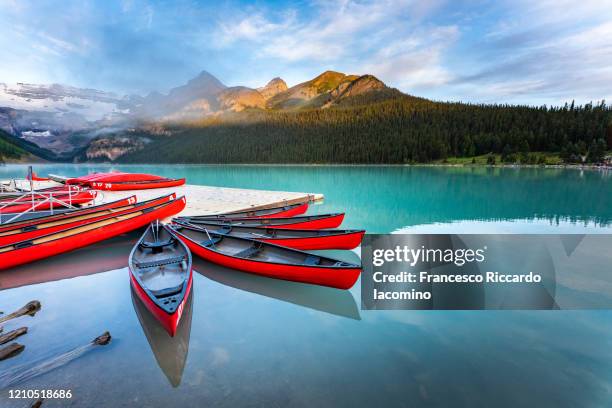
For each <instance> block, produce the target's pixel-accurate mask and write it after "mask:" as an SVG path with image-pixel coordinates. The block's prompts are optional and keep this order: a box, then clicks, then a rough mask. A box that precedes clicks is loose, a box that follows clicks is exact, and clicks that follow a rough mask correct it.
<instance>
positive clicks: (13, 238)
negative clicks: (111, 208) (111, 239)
mask: <svg viewBox="0 0 612 408" xmlns="http://www.w3.org/2000/svg"><path fill="white" fill-rule="evenodd" d="M170 197H171V196H166V197H161V198H159V199H157V200H151V201H150V202H147V203H146V204H145V205H142V206H138V207H135V208H132V209H127V210H123V211H117V212H115V213H113V214H103V215H98V216H96V217H90V218H85V219H78V218H82V217H75V221H72V222H66V223H62V224H59V225H55V226H51V227H46V228H45V227H43V228H37V229H33V230H30V231H24V232H20V233H16V234H11V235H5V236H1V234H2V232H0V246H4V245H10V244H12V243H15V242H21V241H27V240H30V239H35V238H38V237H40V236H43V235H46V234H52V233H54V232H58V231H62V230H65V229H69V228H75V227H79V226H81V225H85V224H89V223H92V222H96V221H100V220H103V219H105V218H108V217H109V216H111V215H112V216H117V215H121V214H125V213H129V212H130V211H135V210H136V209H139V210H143V209H146V208H151V207H155V206H156V205H160V204H163V203H165V202H169V201H171V200H172V199H173V198H170ZM130 199H131V198H126V199H125V200H121V201H130ZM132 200H135V199H132ZM130 204H134V202H128V203H127V204H125V205H126V206H127V205H130ZM115 208H116V207H115Z"/></svg>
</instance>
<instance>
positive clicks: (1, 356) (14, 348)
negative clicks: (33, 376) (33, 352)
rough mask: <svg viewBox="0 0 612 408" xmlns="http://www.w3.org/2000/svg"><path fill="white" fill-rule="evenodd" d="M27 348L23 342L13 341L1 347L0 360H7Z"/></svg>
mask: <svg viewBox="0 0 612 408" xmlns="http://www.w3.org/2000/svg"><path fill="white" fill-rule="evenodd" d="M23 349H25V346H24V345H23V344H19V343H11V344H9V345H8V346H6V347H3V348H1V349H0V361H2V360H6V359H8V358H11V357H15V356H16V355H18V354H19V353H21V352H22V351H23Z"/></svg>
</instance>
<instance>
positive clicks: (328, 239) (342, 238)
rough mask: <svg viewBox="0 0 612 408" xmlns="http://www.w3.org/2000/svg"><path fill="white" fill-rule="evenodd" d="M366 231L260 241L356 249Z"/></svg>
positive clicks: (309, 248) (285, 244) (301, 247)
mask: <svg viewBox="0 0 612 408" xmlns="http://www.w3.org/2000/svg"><path fill="white" fill-rule="evenodd" d="M364 234H365V231H355V232H350V233H347V234H339V235H330V236H320V237H308V238H267V239H261V240H260V241H263V242H267V243H270V244H274V245H281V246H285V247H288V248H293V249H301V250H322V249H354V248H357V247H358V246H359V245H361V241H362V239H363V235H364Z"/></svg>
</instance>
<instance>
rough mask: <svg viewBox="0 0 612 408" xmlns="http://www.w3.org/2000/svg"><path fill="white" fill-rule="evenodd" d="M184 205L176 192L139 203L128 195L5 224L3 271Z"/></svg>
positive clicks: (0, 250) (0, 253)
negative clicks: (125, 198)
mask: <svg viewBox="0 0 612 408" xmlns="http://www.w3.org/2000/svg"><path fill="white" fill-rule="evenodd" d="M131 201H134V202H133V203H132V202H131ZM126 204H127V205H126ZM185 204H186V200H185V197H180V198H175V196H174V194H171V195H168V196H165V197H160V198H157V199H153V200H149V201H145V202H142V203H138V204H137V203H135V200H134V198H133V197H129V198H128V199H127V201H126V200H119V201H118V202H114V203H109V204H107V205H103V206H97V207H91V208H87V209H83V210H75V211H71V212H68V213H60V214H54V215H49V216H46V217H39V218H35V219H31V220H25V221H22V222H15V223H8V224H3V225H2V227H1V229H0V240H1V241H0V270H1V269H7V268H10V267H14V266H17V265H21V264H25V263H28V262H32V261H35V260H38V259H43V258H47V257H50V256H53V255H57V254H61V253H64V252H68V251H72V250H74V249H77V248H82V247H85V246H87V245H91V244H93V243H96V242H99V241H102V240H105V239H108V238H112V237H114V236H117V235H120V234H123V233H126V232H129V231H133V230H135V229H138V228H141V227H143V226H145V225H147V224H149V223H150V222H151V221H154V220H158V219H164V218H167V217H171V216H173V215H176V214H178V213H179V212H181V211H182V210H183V209H184V208H185Z"/></svg>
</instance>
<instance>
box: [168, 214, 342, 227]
mask: <svg viewBox="0 0 612 408" xmlns="http://www.w3.org/2000/svg"><path fill="white" fill-rule="evenodd" d="M280 218H282V221H281V222H278V219H279V217H270V218H229V217H228V218H225V219H220V218H215V217H210V218H208V217H179V218H177V220H179V221H186V222H189V223H192V224H194V225H196V226H197V225H198V221H201V222H204V223H214V224H219V225H223V224H229V225H232V224H233V225H235V226H244V227H265V228H280V229H295V230H297V229H303V230H318V229H330V228H338V227H339V226H340V224H342V221H343V220H344V214H342V213H341V214H333V215H330V216H325V217H322V218H314V219H299V218H291V217H280ZM306 218H309V217H306Z"/></svg>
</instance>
